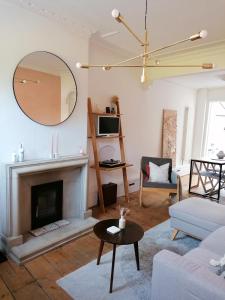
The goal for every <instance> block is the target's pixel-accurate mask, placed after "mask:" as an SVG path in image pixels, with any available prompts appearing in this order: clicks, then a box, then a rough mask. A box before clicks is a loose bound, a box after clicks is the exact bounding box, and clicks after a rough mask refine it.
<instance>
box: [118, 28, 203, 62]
mask: <svg viewBox="0 0 225 300" xmlns="http://www.w3.org/2000/svg"><path fill="white" fill-rule="evenodd" d="M205 37H206V31H205V30H202V31H200V32H199V33H196V34H193V35H191V36H190V37H188V38H186V39H184V40H181V41H178V42H175V43H173V44H170V45H167V46H164V47H161V48H158V49H155V50H153V51H148V52H146V53H145V54H143V53H141V54H139V55H136V56H134V57H131V58H128V59H125V60H122V61H120V62H118V63H116V64H115V65H122V64H124V63H127V62H130V61H132V60H135V59H138V58H142V57H144V56H145V55H146V56H147V55H151V54H154V53H156V52H158V51H162V50H165V49H167V48H170V47H173V46H176V45H179V44H182V43H185V42H188V41H196V40H197V39H201V38H205ZM144 44H145V43H144ZM112 66H113V64H112Z"/></svg>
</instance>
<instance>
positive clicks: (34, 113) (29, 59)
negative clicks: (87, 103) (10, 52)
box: [13, 51, 77, 125]
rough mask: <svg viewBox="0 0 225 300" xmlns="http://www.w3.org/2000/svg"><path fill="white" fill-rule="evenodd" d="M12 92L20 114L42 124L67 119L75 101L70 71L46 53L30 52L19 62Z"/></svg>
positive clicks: (55, 122)
mask: <svg viewBox="0 0 225 300" xmlns="http://www.w3.org/2000/svg"><path fill="white" fill-rule="evenodd" d="M13 90H14V94H15V97H16V100H17V103H18V105H19V106H20V108H21V109H22V111H23V112H24V113H25V114H26V115H27V116H28V117H29V118H30V119H32V120H33V121H35V122H37V123H40V124H43V125H57V124H60V123H62V122H63V121H65V120H66V119H68V118H69V116H70V115H71V114H72V112H73V110H74V108H75V106H76V102H77V85H76V81H75V78H74V76H73V73H72V72H71V70H70V68H69V67H68V65H67V64H66V63H65V62H64V61H63V60H62V59H61V58H59V57H58V56H56V55H54V54H52V53H49V52H45V51H37V52H33V53H31V54H29V55H27V56H25V57H24V58H23V59H22V60H21V61H20V62H19V64H18V65H17V67H16V70H15V73H14V77H13Z"/></svg>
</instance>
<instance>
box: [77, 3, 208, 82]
mask: <svg viewBox="0 0 225 300" xmlns="http://www.w3.org/2000/svg"><path fill="white" fill-rule="evenodd" d="M147 12H148V0H146V1H145V15H144V19H145V20H144V24H145V25H144V39H142V38H140V37H139V36H138V35H137V34H136V33H135V32H134V31H133V30H132V29H131V28H130V26H129V25H128V24H127V22H126V21H125V19H124V17H123V16H122V15H121V14H120V12H119V11H118V10H117V9H113V11H112V17H113V18H114V19H115V20H116V21H117V22H119V23H121V24H122V25H123V26H124V27H125V28H126V29H127V30H128V31H129V32H130V34H131V35H132V36H133V37H134V38H135V39H136V40H137V41H138V43H139V44H140V46H141V47H143V51H142V53H141V54H139V55H137V56H134V57H131V58H128V59H126V60H122V61H120V62H118V63H116V64H102V65H89V64H81V63H80V62H77V64H76V67H77V68H78V69H80V68H83V69H90V68H102V69H103V70H104V71H109V70H111V69H112V68H142V73H141V82H142V83H144V82H146V80H147V78H146V70H147V68H179V67H181V68H187V67H190V68H193V67H194V68H195V67H196V68H202V69H212V68H213V64H212V63H203V64H192V65H185V64H184V65H161V64H160V62H159V61H157V60H156V61H155V64H149V63H148V61H149V59H151V58H152V56H153V55H154V54H157V53H158V52H160V51H162V50H165V49H168V48H170V47H173V46H176V45H179V44H183V43H186V42H194V41H196V40H199V39H204V38H206V37H207V31H206V30H201V31H200V32H199V33H196V34H193V35H191V36H189V37H187V38H185V39H183V40H180V41H177V42H175V43H172V44H169V45H167V46H164V47H161V48H158V49H155V50H153V51H149V38H148V31H147ZM137 59H142V63H141V64H134V65H130V64H129V65H128V64H127V63H130V62H131V61H134V60H137Z"/></svg>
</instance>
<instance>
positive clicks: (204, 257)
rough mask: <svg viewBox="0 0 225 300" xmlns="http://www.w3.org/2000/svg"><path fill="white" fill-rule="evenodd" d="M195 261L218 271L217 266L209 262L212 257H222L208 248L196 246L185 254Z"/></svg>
mask: <svg viewBox="0 0 225 300" xmlns="http://www.w3.org/2000/svg"><path fill="white" fill-rule="evenodd" d="M184 256H185V257H186V258H188V259H190V260H191V261H193V262H194V263H197V264H199V265H202V266H205V267H206V268H207V269H208V270H210V271H212V272H213V273H216V271H217V268H216V267H213V266H211V265H210V264H209V262H210V260H211V259H215V260H219V259H220V258H221V257H220V256H219V255H218V254H216V253H214V252H212V251H209V250H208V249H203V248H195V249H193V250H191V251H189V252H187V253H186V254H185V255H184Z"/></svg>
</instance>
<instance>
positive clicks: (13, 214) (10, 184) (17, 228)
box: [3, 155, 90, 248]
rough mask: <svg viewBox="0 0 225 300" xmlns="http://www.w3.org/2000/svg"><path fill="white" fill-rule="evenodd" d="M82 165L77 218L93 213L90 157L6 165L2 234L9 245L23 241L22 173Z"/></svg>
mask: <svg viewBox="0 0 225 300" xmlns="http://www.w3.org/2000/svg"><path fill="white" fill-rule="evenodd" d="M73 168H74V169H77V168H79V170H80V172H79V180H80V181H79V182H80V187H79V204H78V210H79V211H78V212H77V213H78V217H79V218H80V219H84V218H86V217H88V216H90V211H88V207H87V174H88V157H87V156H86V155H80V156H66V157H60V158H58V159H49V160H34V161H24V162H21V163H15V164H7V165H6V226H5V227H6V228H5V232H4V233H3V236H5V243H6V244H7V246H8V248H11V247H12V246H15V245H19V244H21V243H23V235H22V233H21V209H26V207H24V208H21V199H20V198H21V195H20V192H21V191H20V180H21V178H22V177H23V176H28V175H32V174H38V173H40V174H41V173H46V172H54V171H57V172H58V171H60V170H67V169H73Z"/></svg>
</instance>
